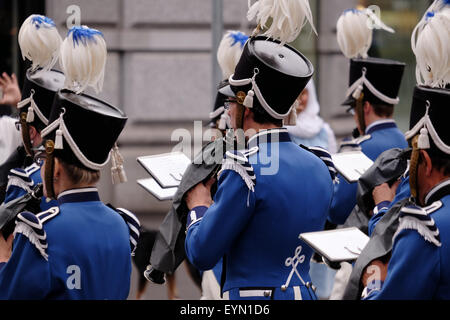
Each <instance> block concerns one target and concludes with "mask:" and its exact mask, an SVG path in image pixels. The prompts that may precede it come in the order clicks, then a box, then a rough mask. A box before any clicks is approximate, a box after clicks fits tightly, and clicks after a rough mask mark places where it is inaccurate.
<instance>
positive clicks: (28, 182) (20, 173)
mask: <svg viewBox="0 0 450 320" xmlns="http://www.w3.org/2000/svg"><path fill="white" fill-rule="evenodd" d="M39 169H40V167H39V166H38V165H37V164H35V163H34V164H32V165H31V166H29V167H27V168H25V169H21V168H15V169H11V170H10V171H9V174H8V185H7V187H6V189H7V190H8V188H9V187H10V186H16V187H19V188H22V189H24V190H25V191H26V192H32V188H33V186H34V181H33V179H31V175H32V174H33V173H35V172H36V171H38V170H39Z"/></svg>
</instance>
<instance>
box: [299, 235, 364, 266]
mask: <svg viewBox="0 0 450 320" xmlns="http://www.w3.org/2000/svg"><path fill="white" fill-rule="evenodd" d="M300 239H302V240H303V241H305V242H306V243H307V244H308V245H309V246H310V247H311V248H313V249H314V250H315V251H317V252H318V253H319V254H321V255H322V256H324V257H325V258H327V259H328V260H330V261H332V262H341V261H353V260H356V259H357V258H358V256H359V255H360V254H361V252H362V250H363V249H364V247H365V246H366V245H367V243H368V242H369V237H368V236H367V235H366V234H364V233H363V232H362V231H360V230H359V229H358V228H354V227H353V228H345V229H336V230H329V231H319V232H309V233H302V234H301V235H300Z"/></svg>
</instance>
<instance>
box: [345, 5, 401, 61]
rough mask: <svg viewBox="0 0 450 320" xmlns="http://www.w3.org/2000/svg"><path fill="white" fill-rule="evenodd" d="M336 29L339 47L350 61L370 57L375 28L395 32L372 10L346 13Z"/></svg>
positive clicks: (352, 10)
mask: <svg viewBox="0 0 450 320" xmlns="http://www.w3.org/2000/svg"><path fill="white" fill-rule="evenodd" d="M336 28H337V41H338V44H339V47H340V49H341V51H342V53H343V54H344V55H345V56H346V57H347V58H349V59H353V58H357V57H361V58H364V59H365V58H367V57H368V52H369V49H370V46H371V45H372V39H373V29H374V28H376V29H383V30H386V31H388V32H390V33H394V32H395V31H394V30H393V29H392V28H390V27H388V26H387V25H386V24H384V23H383V22H382V21H381V19H380V18H379V17H378V16H377V15H376V14H375V13H374V12H373V11H372V10H370V9H364V10H356V9H351V10H346V11H344V13H343V14H342V15H341V16H340V17H339V19H338V22H337V25H336Z"/></svg>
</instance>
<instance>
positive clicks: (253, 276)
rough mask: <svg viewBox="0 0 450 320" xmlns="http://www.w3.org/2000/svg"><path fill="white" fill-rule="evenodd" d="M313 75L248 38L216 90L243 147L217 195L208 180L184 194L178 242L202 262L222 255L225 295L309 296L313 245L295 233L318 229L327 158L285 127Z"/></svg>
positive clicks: (292, 57) (232, 155) (205, 265)
mask: <svg viewBox="0 0 450 320" xmlns="http://www.w3.org/2000/svg"><path fill="white" fill-rule="evenodd" d="M312 75H313V67H312V65H311V63H310V62H309V61H308V60H307V59H306V58H305V57H304V56H303V55H302V54H301V53H300V52H298V51H297V50H295V49H293V48H292V47H290V46H288V45H284V46H282V45H280V44H279V42H278V41H276V40H274V39H272V38H268V37H266V36H252V37H251V38H250V39H249V41H248V42H247V43H246V45H245V47H244V51H243V54H242V57H241V59H240V61H239V63H238V65H237V67H236V69H235V73H234V74H233V75H232V76H231V77H230V78H229V82H230V86H227V87H225V88H224V89H223V91H222V92H223V93H224V94H226V95H227V96H229V97H230V100H229V102H230V104H231V107H230V116H231V123H232V127H233V128H234V129H236V130H237V129H241V130H237V131H240V132H241V133H242V131H244V132H245V134H241V135H239V134H237V139H238V142H240V143H242V142H243V141H244V136H245V141H246V144H245V149H241V150H236V151H234V152H231V151H230V152H227V153H226V155H225V159H224V161H223V164H222V168H221V171H220V172H219V174H218V176H217V179H218V186H217V192H216V193H215V196H214V201H213V199H212V198H211V194H210V187H211V184H212V182H213V181H210V182H207V183H205V184H203V183H201V184H198V185H197V186H196V187H194V188H193V189H192V190H191V191H190V192H189V193H188V195H187V198H186V203H187V205H188V207H189V209H190V213H189V214H188V217H187V223H186V224H187V235H186V242H185V248H186V255H187V257H188V259H189V260H190V261H191V262H192V263H193V264H194V265H195V266H197V267H198V268H199V269H202V270H208V269H210V268H212V267H213V266H214V265H215V264H216V263H217V262H218V261H219V260H220V259H221V258H223V261H224V264H223V265H224V267H223V270H222V279H224V281H222V283H221V289H222V294H223V297H224V298H225V299H227V298H229V299H257V300H263V299H280V300H282V299H286V300H292V299H316V295H315V293H314V289H313V285H312V283H311V279H310V276H309V262H310V259H311V256H312V253H313V252H312V250H311V248H309V247H308V246H307V245H306V243H304V242H303V241H302V240H300V239H299V235H300V234H301V233H303V232H309V231H318V230H321V229H322V228H323V226H324V224H325V221H326V218H327V215H328V210H329V206H330V203H331V197H332V192H333V181H332V178H331V175H330V171H329V170H328V167H327V165H326V163H327V162H326V160H325V161H323V160H321V159H320V158H319V157H318V156H316V155H315V154H313V153H312V152H310V151H308V150H307V149H305V148H301V147H299V146H298V145H296V144H295V143H293V142H292V141H291V139H290V137H289V133H288V131H287V129H285V128H282V126H283V120H286V122H288V121H287V120H288V119H292V118H294V119H295V118H296V116H295V114H293V113H292V111H293V104H294V101H295V99H296V98H297V97H298V96H299V94H300V92H301V91H302V89H303V88H304V87H305V86H306V84H307V83H308V81H309V80H310V79H311V77H312ZM292 116H293V117H292ZM328 157H329V155H328ZM322 158H324V159H325V158H326V152H325V153H323V154H322ZM328 164H330V166H331V163H330V162H328Z"/></svg>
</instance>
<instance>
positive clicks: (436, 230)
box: [368, 180, 450, 300]
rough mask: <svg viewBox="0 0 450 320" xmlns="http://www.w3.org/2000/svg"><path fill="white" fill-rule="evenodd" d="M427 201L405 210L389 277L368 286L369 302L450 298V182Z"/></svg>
mask: <svg viewBox="0 0 450 320" xmlns="http://www.w3.org/2000/svg"><path fill="white" fill-rule="evenodd" d="M425 202H426V204H425V207H424V208H421V207H417V206H413V205H411V206H407V207H405V208H403V209H402V215H401V218H400V225H399V228H398V230H397V232H396V234H395V235H394V247H393V251H392V257H391V259H390V261H389V266H388V273H387V278H386V280H385V282H384V283H379V284H378V285H377V284H376V283H375V281H374V283H373V284H372V285H369V292H368V299H378V300H387V299H395V300H415V299H420V300H429V299H442V300H449V299H450V180H447V181H445V182H443V183H441V184H439V185H438V186H436V187H435V188H433V189H432V190H431V191H430V192H429V193H428V195H427V197H426V199H425ZM380 286H381V288H380Z"/></svg>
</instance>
